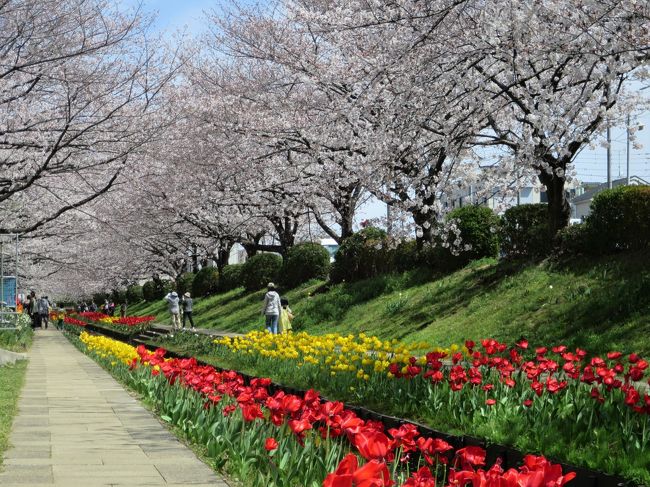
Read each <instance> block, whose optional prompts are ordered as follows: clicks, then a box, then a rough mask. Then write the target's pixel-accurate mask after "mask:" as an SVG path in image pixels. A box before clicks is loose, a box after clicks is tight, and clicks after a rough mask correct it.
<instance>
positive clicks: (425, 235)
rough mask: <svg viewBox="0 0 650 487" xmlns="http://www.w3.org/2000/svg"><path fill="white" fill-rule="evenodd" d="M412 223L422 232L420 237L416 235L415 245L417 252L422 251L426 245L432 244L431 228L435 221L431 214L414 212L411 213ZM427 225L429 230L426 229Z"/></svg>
mask: <svg viewBox="0 0 650 487" xmlns="http://www.w3.org/2000/svg"><path fill="white" fill-rule="evenodd" d="M412 215H413V221H414V222H415V224H416V225H417V226H418V228H420V229H421V230H422V235H421V236H420V235H416V237H415V243H416V245H417V248H418V250H422V249H423V248H424V246H425V245H426V244H430V243H433V227H434V225H435V223H436V222H435V220H434V218H433V214H432V213H431V212H428V213H422V212H420V211H414V212H413V213H412ZM427 223H428V226H429V228H426V225H425V224H427Z"/></svg>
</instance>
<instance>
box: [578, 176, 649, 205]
mask: <svg viewBox="0 0 650 487" xmlns="http://www.w3.org/2000/svg"><path fill="white" fill-rule="evenodd" d="M626 183H627V178H621V179H615V180H614V181H612V188H617V187H619V186H625V184H626ZM642 184H643V185H645V184H648V182H647V181H645V180H644V179H641V178H640V177H638V176H630V186H637V185H642ZM606 189H607V183H603V184H600V185H598V186H596V187H595V188H592V189H590V190H589V191H585V192H584V193H582V194H581V195H580V196H576V197H575V198H573V199H572V200H571V203H581V202H583V201H591V200H592V199H593V197H594V196H596V195H597V194H598V193H600V192H601V191H605V190H606Z"/></svg>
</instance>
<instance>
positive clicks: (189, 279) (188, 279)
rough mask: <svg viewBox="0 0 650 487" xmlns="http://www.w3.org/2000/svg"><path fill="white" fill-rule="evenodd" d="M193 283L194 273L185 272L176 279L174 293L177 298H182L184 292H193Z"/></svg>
mask: <svg viewBox="0 0 650 487" xmlns="http://www.w3.org/2000/svg"><path fill="white" fill-rule="evenodd" d="M193 283H194V273H192V272H185V273H183V274H181V275H180V276H179V277H178V279H176V292H178V295H179V296H182V295H183V294H185V293H186V292H188V291H190V292H192V293H193V292H194V288H193V287H192V284H193Z"/></svg>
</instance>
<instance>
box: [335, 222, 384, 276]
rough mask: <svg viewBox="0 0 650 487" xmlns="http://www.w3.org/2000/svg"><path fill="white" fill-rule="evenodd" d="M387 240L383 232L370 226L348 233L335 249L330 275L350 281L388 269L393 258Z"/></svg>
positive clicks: (382, 272)
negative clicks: (351, 233) (337, 248)
mask: <svg viewBox="0 0 650 487" xmlns="http://www.w3.org/2000/svg"><path fill="white" fill-rule="evenodd" d="M388 243H389V242H388V236H387V235H386V232H385V231H383V230H381V229H379V228H374V227H368V228H364V229H363V230H361V231H360V232H357V233H355V234H354V235H351V236H349V237H348V238H346V239H345V240H343V242H342V243H341V246H340V247H339V250H338V251H337V252H336V260H335V261H334V265H333V266H332V271H331V273H330V279H331V280H332V282H343V281H347V282H352V281H358V280H361V279H366V278H369V277H374V276H377V275H380V274H386V273H388V272H391V271H392V270H393V260H392V254H391V251H390V249H389V245H388Z"/></svg>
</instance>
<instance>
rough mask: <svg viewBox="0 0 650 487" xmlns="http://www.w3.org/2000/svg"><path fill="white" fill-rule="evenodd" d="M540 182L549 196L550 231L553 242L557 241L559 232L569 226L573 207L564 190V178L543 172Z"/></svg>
mask: <svg viewBox="0 0 650 487" xmlns="http://www.w3.org/2000/svg"><path fill="white" fill-rule="evenodd" d="M539 180H540V181H541V183H542V184H543V185H544V186H545V187H546V194H547V195H548V230H549V238H550V239H551V241H553V240H555V237H556V235H557V232H559V231H560V230H562V229H563V228H565V227H567V226H568V225H569V219H570V218H571V207H570V206H569V200H568V199H567V197H566V191H565V190H564V183H565V182H566V180H565V178H564V177H560V176H558V175H557V174H555V173H552V174H549V173H548V172H546V171H542V172H541V173H540V175H539Z"/></svg>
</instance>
